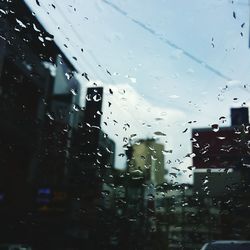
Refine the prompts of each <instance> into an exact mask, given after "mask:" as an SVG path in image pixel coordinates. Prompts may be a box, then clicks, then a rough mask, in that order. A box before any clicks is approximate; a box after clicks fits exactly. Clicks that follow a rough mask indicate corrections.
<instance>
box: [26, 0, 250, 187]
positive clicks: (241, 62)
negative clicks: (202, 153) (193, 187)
mask: <svg viewBox="0 0 250 250" xmlns="http://www.w3.org/2000/svg"><path fill="white" fill-rule="evenodd" d="M26 2H27V3H28V4H29V5H30V7H31V8H32V9H33V11H34V13H35V14H36V16H37V17H39V19H40V20H41V21H42V22H43V23H44V25H45V26H46V28H47V29H48V31H49V32H50V33H52V34H53V35H54V36H55V41H56V42H57V43H58V45H59V46H60V47H61V49H62V50H63V51H64V53H65V54H67V55H68V57H69V59H71V58H72V57H73V56H74V57H76V58H77V61H75V60H73V59H72V63H74V64H75V66H76V67H77V68H78V70H79V71H80V73H81V72H87V73H88V75H89V77H90V79H91V83H93V82H96V83H98V84H99V85H104V86H106V90H105V100H104V101H105V103H104V106H105V108H104V115H103V120H102V122H103V124H102V127H103V129H104V130H105V131H106V132H108V133H109V134H110V136H111V138H113V139H114V140H115V141H116V143H117V144H116V145H117V150H116V167H118V168H122V167H124V160H122V159H120V158H121V157H119V156H118V154H120V153H123V149H122V145H123V137H124V136H129V135H131V134H137V138H138V139H139V138H145V137H152V136H155V137H156V138H159V140H160V142H162V143H164V144H165V149H166V150H169V149H171V150H173V153H172V154H166V155H165V161H166V167H167V168H168V169H169V170H170V172H173V171H175V172H176V170H172V167H177V168H179V169H180V171H177V172H179V174H180V175H179V177H178V178H177V179H174V181H175V180H178V181H181V182H183V181H184V182H190V181H192V177H190V175H191V173H192V172H190V171H188V170H187V167H188V166H190V165H191V159H190V158H189V157H185V156H186V155H187V154H189V153H191V143H190V138H191V129H192V128H193V127H204V126H205V127H207V126H211V124H214V123H218V124H220V125H221V126H225V125H229V124H230V115H229V111H230V108H231V107H239V106H241V105H242V104H243V103H246V104H247V105H248V104H249V102H250V99H249V91H250V74H249V69H250V50H249V48H248V39H249V6H248V1H247V0H238V1H237V0H233V1H232V0H230V1H229V0H209V1H208V0H174V1H173V0H84V1H82V0H38V1H35V0H26ZM37 3H39V5H40V6H39V5H38V4H37ZM64 44H65V45H66V46H67V48H66V47H65V45H64ZM81 49H83V52H82V51H81ZM107 70H108V72H107ZM109 73H110V74H111V75H110V74H109ZM81 82H82V86H83V89H84V88H85V86H87V83H86V81H85V79H84V78H83V77H82V78H81ZM244 85H245V86H246V87H245V88H244V87H243V86H244ZM226 86H227V88H226ZM109 88H112V90H113V95H111V94H110V93H109ZM108 101H109V102H111V103H112V105H111V107H108V104H107V103H108ZM82 103H84V100H83V101H82ZM221 116H225V117H226V118H227V119H226V120H227V121H226V122H225V123H223V124H222V121H220V120H219V118H220V117H221ZM114 120H116V121H117V122H118V123H116V122H114ZM126 123H128V124H129V125H130V127H126V126H125V127H124V124H126ZM105 124H107V126H106V125H105ZM186 128H187V130H186ZM159 131H161V132H162V133H164V134H166V136H162V135H161V136H159V133H156V134H155V132H159ZM184 131H185V132H184ZM169 160H170V161H171V162H170V161H169ZM171 178H172V177H171ZM172 179H173V178H172Z"/></svg>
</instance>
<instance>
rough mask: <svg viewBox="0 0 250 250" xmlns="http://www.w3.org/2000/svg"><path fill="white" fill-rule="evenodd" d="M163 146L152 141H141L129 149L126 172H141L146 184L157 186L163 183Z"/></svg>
mask: <svg viewBox="0 0 250 250" xmlns="http://www.w3.org/2000/svg"><path fill="white" fill-rule="evenodd" d="M163 150H164V145H163V144H160V143H158V142H156V141H155V140H154V139H142V140H139V141H137V142H135V143H134V144H133V145H132V146H131V149H130V151H131V152H130V153H129V154H130V156H129V159H128V160H129V163H128V171H129V172H130V173H133V172H134V173H136V172H138V171H141V172H142V173H143V177H144V178H145V182H146V183H152V184H154V185H159V184H162V183H163V182H164V174H165V170H164V155H163Z"/></svg>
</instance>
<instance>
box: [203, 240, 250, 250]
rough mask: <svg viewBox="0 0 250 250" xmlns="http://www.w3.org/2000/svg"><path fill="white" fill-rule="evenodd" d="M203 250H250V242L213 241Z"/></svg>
mask: <svg viewBox="0 0 250 250" xmlns="http://www.w3.org/2000/svg"><path fill="white" fill-rule="evenodd" d="M201 250H250V241H237V240H220V241H211V242H208V243H206V244H205V245H204V246H203V247H202V248H201Z"/></svg>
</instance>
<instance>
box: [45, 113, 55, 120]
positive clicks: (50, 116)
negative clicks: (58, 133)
mask: <svg viewBox="0 0 250 250" xmlns="http://www.w3.org/2000/svg"><path fill="white" fill-rule="evenodd" d="M46 115H47V116H48V117H49V119H50V120H52V121H53V120H54V117H53V116H52V115H51V114H50V113H49V112H47V113H46Z"/></svg>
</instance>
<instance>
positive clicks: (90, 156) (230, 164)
mask: <svg viewBox="0 0 250 250" xmlns="http://www.w3.org/2000/svg"><path fill="white" fill-rule="evenodd" d="M34 2H35V3H34V4H36V5H37V6H38V8H39V7H41V5H42V0H40V1H38V0H37V1H34ZM104 2H105V3H106V4H108V5H109V6H111V7H112V8H113V9H115V11H118V12H120V13H122V15H125V16H127V14H126V13H123V12H122V10H121V9H119V8H117V6H116V5H112V4H111V2H109V1H104ZM51 7H52V8H54V9H56V8H57V7H56V6H55V5H54V4H51ZM71 7H72V8H74V5H73V6H71ZM235 15H236V14H235V13H234V12H233V16H232V18H235ZM83 18H85V19H86V20H87V17H84V16H83ZM0 22H1V25H0V51H1V53H0V117H1V120H0V249H1V246H3V247H4V246H7V244H23V245H27V246H30V247H32V249H68V250H69V249H71V250H73V249H124V250H125V249H129V250H130V249H131V250H132V249H133V250H134V249H145V250H156V249H166V250H167V249H171V250H172V249H173V250H174V249H176V250H177V249H187V250H188V249H190V250H191V249H192V250H194V249H201V247H202V246H203V245H204V244H205V243H206V242H209V241H212V240H250V218H249V212H250V193H249V191H250V186H249V184H250V168H249V167H250V135H249V132H250V126H249V111H248V105H247V102H246V103H240V104H239V103H236V105H231V106H233V107H231V106H229V105H227V108H228V111H227V112H228V113H229V115H228V116H227V117H226V116H225V115H224V114H225V113H224V111H223V113H222V114H221V115H220V116H219V117H218V122H217V123H216V122H213V121H214V120H211V123H210V124H207V126H203V127H202V126H196V123H197V121H196V120H194V119H195V117H196V116H195V115H194V114H193V115H192V117H188V120H186V122H185V123H184V127H180V126H179V125H177V128H178V130H179V133H180V134H181V136H182V135H183V134H185V137H181V139H180V138H179V139H178V138H175V137H174V138H173V139H172V140H176V142H177V144H178V146H179V147H180V148H181V147H182V145H184V147H187V148H190V151H187V152H185V155H183V157H182V158H179V157H178V158H176V159H174V158H173V156H172V155H173V154H174V153H175V151H176V149H175V148H173V147H171V146H169V145H171V144H170V143H169V142H168V134H167V133H168V132H166V131H168V130H166V131H165V130H164V131H162V130H161V129H160V127H159V126H158V125H155V128H153V131H154V132H153V133H152V135H147V136H138V134H137V133H136V131H137V130H140V126H143V128H142V130H144V127H148V128H151V127H154V124H151V125H150V124H149V123H147V121H145V122H144V124H142V125H141V123H140V122H141V121H140V117H139V115H138V117H137V113H136V112H135V113H133V109H134V110H136V109H137V107H136V106H135V107H133V104H134V103H133V102H131V103H127V105H130V106H131V107H130V108H131V109H129V111H127V112H128V113H130V115H131V116H133V119H134V121H133V122H131V123H130V121H128V122H126V123H125V122H124V123H122V124H119V122H120V121H117V120H116V119H114V117H113V116H112V114H113V112H114V113H115V112H118V113H119V112H120V116H123V113H122V112H124V111H123V109H122V108H121V107H122V105H123V104H122V100H121V99H119V98H117V99H116V98H115V96H117V95H123V94H124V95H126V91H127V92H128V95H129V93H131V92H130V91H131V89H130V88H129V87H126V88H125V89H123V88H122V87H121V88H118V87H117V86H116V85H115V86H114V87H112V85H105V84H102V83H100V82H98V81H93V79H91V77H90V76H89V73H88V72H87V71H85V70H84V69H82V70H80V68H81V67H80V66H79V65H78V67H76V66H75V62H77V61H78V57H77V55H76V56H72V54H70V53H69V54H67V53H65V52H64V51H63V50H62V49H61V47H60V46H59V45H58V44H57V43H56V42H55V40H54V35H53V34H51V33H49V32H48V31H47V29H45V28H44V26H43V24H42V23H41V22H40V21H39V19H38V18H37V17H36V15H35V13H34V12H32V9H30V6H29V5H28V4H27V3H26V2H25V1H21V0H20V1H11V0H7V1H5V0H3V1H0ZM134 22H136V20H134ZM137 24H139V25H140V26H141V27H144V29H148V27H147V26H145V25H144V26H143V24H142V23H140V22H138V21H137ZM241 25H243V24H241ZM243 26H244V25H243ZM58 29H60V27H58ZM148 31H149V32H150V33H155V32H154V31H153V30H148ZM89 32H91V31H89ZM156 35H157V34H156ZM157 36H158V35H157ZM159 38H160V37H159ZM167 43H169V44H170V45H171V42H170V41H167ZM172 46H173V44H172ZM247 46H248V45H246V47H247ZM64 47H67V44H64ZM176 49H179V48H176ZM84 50H85V49H84V46H83V48H79V51H78V53H79V54H80V53H82V52H83V51H84ZM182 53H184V54H185V55H186V56H187V57H189V58H192V55H191V54H189V53H188V52H186V51H184V52H182ZM249 58H250V57H249ZM193 59H194V60H196V61H197V60H198V59H197V58H193ZM193 59H192V60H193ZM121 60H122V59H121ZM205 66H206V67H207V68H208V70H209V71H211V72H213V74H216V75H217V76H218V77H220V78H224V80H225V79H226V80H227V81H229V82H230V83H231V84H234V83H235V82H233V83H232V80H231V79H230V78H228V79H227V77H226V76H225V75H224V74H222V73H220V72H219V71H217V70H216V69H215V68H213V67H211V66H210V65H205ZM96 67H97V68H98V67H99V68H100V67H102V66H101V65H96ZM104 71H105V74H107V76H111V75H112V74H113V73H111V72H110V71H109V69H106V68H105V69H104ZM80 77H81V78H82V79H84V81H86V82H87V84H86V85H83V84H82V83H81V79H80ZM96 78H98V76H96ZM128 78H130V81H132V82H135V81H136V79H134V78H133V77H130V76H128ZM229 87H230V86H227V85H225V86H224V88H222V89H221V90H220V94H219V95H218V96H217V98H218V99H220V98H222V97H221V96H223V94H225V93H226V91H227V89H228V88H229ZM237 88H238V87H237ZM239 89H240V90H241V91H243V92H244V93H247V94H248V91H249V86H248V84H247V82H246V83H243V84H242V85H240V88H239ZM173 98H175V97H173ZM237 99H238V97H236V96H235V100H233V101H234V102H236V101H237ZM119 105H120V106H119ZM143 105H144V103H143V102H142V106H143ZM207 105H209V104H207ZM113 106H116V107H118V108H116V110H115V109H114V110H113V109H112V107H113ZM145 107H146V104H145V106H144V108H145ZM215 109H216V108H214V112H215V113H216V114H217V113H220V111H219V110H215ZM107 110H108V111H107ZM204 110H205V111H204V112H203V113H202V115H204V116H205V115H206V113H207V112H206V109H204ZM172 112H173V113H172V116H171V112H170V113H168V114H167V119H169V117H170V119H173V118H174V117H175V115H176V116H177V117H180V120H183V119H184V118H183V117H182V113H181V112H179V111H176V113H175V111H174V110H173V111H172ZM178 112H179V113H178ZM174 114H175V115H174ZM156 115H158V114H156ZM162 117H165V114H164V112H162ZM162 117H161V116H159V117H157V118H155V119H154V120H156V121H158V122H160V121H161V120H162V119H163V118H162ZM197 117H198V116H197ZM193 118H194V119H193ZM198 118H199V117H198ZM208 118H209V116H208ZM137 119H138V124H137V125H138V128H137V129H136V130H134V131H133V132H132V133H131V126H135V125H134V124H135V122H136V121H137ZM164 119H165V118H164ZM139 121H140V122H139ZM116 124H119V126H120V128H117V129H116V127H115V125H116ZM221 125H222V126H221ZM157 126H158V127H157ZM108 128H109V129H108ZM110 128H111V129H110ZM180 128H183V129H182V130H181V131H180ZM172 129H175V127H174V128H172ZM110 130H112V131H111V132H110V133H108V132H107V131H110ZM186 134H188V135H187V136H186ZM116 137H117V138H118V137H119V140H118V139H117V138H116ZM162 138H164V139H162ZM180 150H181V149H180ZM183 164H186V165H185V167H183ZM170 166H171V167H170ZM183 176H184V177H183ZM1 244H2V245H1ZM4 249H8V248H4ZM20 249H21V248H20ZM27 249H28V248H27Z"/></svg>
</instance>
